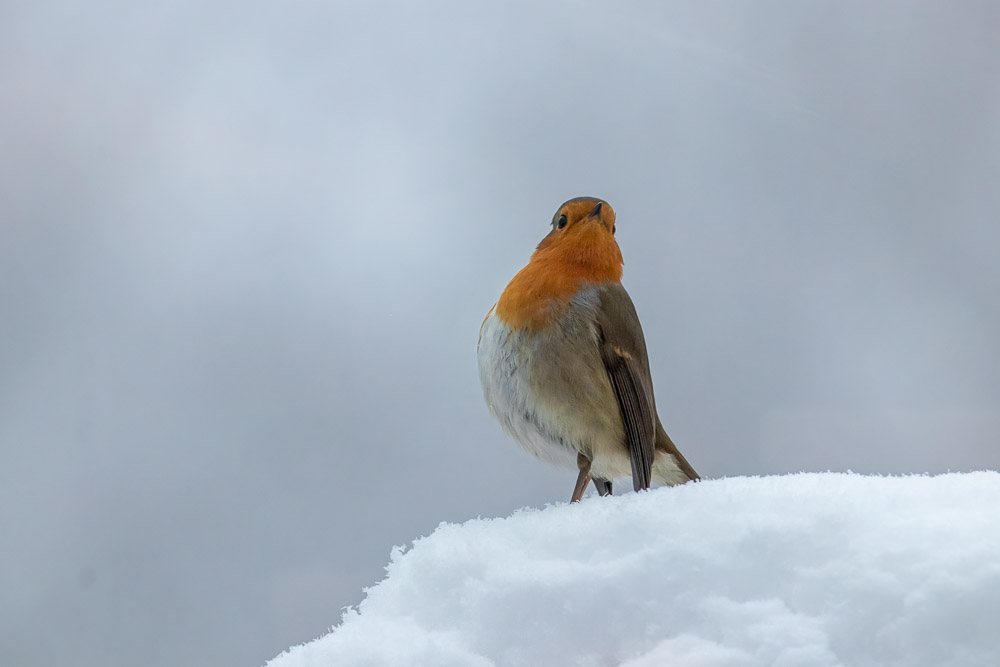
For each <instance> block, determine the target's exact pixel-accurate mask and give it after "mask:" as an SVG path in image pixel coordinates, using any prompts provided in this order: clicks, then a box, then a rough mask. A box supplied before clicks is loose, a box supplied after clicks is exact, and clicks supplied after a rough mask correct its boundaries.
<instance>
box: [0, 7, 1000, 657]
mask: <svg viewBox="0 0 1000 667" xmlns="http://www.w3.org/2000/svg"><path fill="white" fill-rule="evenodd" d="M998 34H1000V5H998V4H996V3H993V2H989V1H988V0H984V1H982V2H976V1H974V0H968V1H963V2H955V3H940V2H919V1H916V2H914V1H906V2H893V1H886V2H879V3H870V2H867V1H864V0H856V1H847V2H811V3H801V2H792V1H791V0H786V1H782V2H768V1H761V2H755V3H743V2H735V1H733V2H696V1H694V0H692V1H690V2H673V3H659V2H639V3H592V2H551V3H532V2H508V3H470V2H428V3H421V4H419V5H416V4H411V3H382V2H369V3H347V4H338V3H335V2H308V1H293V2H289V3H262V2H227V1H223V0H210V1H208V2H194V1H193V0H179V1H178V2H173V3H160V4H158V5H156V4H153V3H134V2H121V1H116V0H103V1H101V2H98V3H86V4H83V3H73V2H65V1H61V2H50V1H45V0H31V1H30V2H29V1H27V0H8V1H6V2H4V3H3V4H2V5H0V83H2V85H0V535H2V549H0V663H2V664H4V665H10V666H12V667H14V666H34V665H39V666H41V665H46V666H49V665H66V664H72V665H75V666H77V667H89V666H97V665H101V666H104V665H109V664H112V665H114V664H120V665H125V664H135V665H146V666H149V667H156V666H160V665H163V666H167V665H170V666H176V665H190V666H200V665H205V666H212V667H229V666H232V667H236V666H248V665H259V664H261V663H263V662H264V661H266V660H268V659H270V658H271V657H273V656H274V655H276V654H277V653H279V652H281V651H282V650H283V649H285V648H286V647H288V646H290V645H293V644H297V643H300V642H303V641H306V640H309V639H312V638H314V637H316V636H318V635H320V634H322V633H323V632H324V631H325V630H326V629H328V628H329V626H331V625H334V624H336V623H337V622H338V621H339V618H340V614H341V610H342V608H343V607H345V606H347V605H353V604H357V603H358V602H359V601H360V600H361V599H362V597H363V587H365V586H370V585H372V584H374V583H375V582H376V581H378V580H379V579H380V578H381V576H382V575H383V569H382V568H383V566H384V564H385V563H386V562H387V561H388V557H389V551H390V548H391V547H392V546H393V545H402V544H406V543H408V542H410V541H411V540H413V539H414V538H416V537H418V536H420V535H426V534H428V533H429V532H430V531H432V530H433V529H434V528H435V526H436V525H437V524H438V523H439V522H441V521H462V520H465V519H469V518H472V517H477V516H504V515H507V514H509V513H510V512H511V511H513V510H515V509H517V508H519V507H522V506H534V507H540V506H543V505H544V504H546V503H551V502H562V501H565V500H567V499H568V497H569V493H570V492H571V490H572V484H573V481H574V479H575V472H573V471H559V470H553V469H550V468H547V467H545V466H544V465H542V464H540V463H538V462H536V461H535V460H533V459H532V458H531V457H530V456H528V455H527V454H525V453H523V452H522V451H520V450H519V449H518V447H517V446H516V445H515V443H514V442H513V441H512V440H510V439H508V438H507V437H506V436H504V435H503V433H502V432H501V430H500V428H499V426H498V425H497V424H496V423H494V422H493V421H492V419H491V418H490V416H489V414H488V413H487V411H486V408H485V406H484V404H483V401H482V396H481V391H480V387H479V381H478V377H477V369H476V356H475V345H476V338H477V334H478V328H479V325H480V322H481V321H482V318H483V316H484V315H485V314H486V311H487V310H488V309H489V308H490V306H491V305H492V304H493V302H494V301H495V300H496V298H497V297H498V296H499V294H500V292H501V290H502V289H503V287H504V286H505V284H506V283H507V281H508V280H509V279H510V278H511V277H512V276H513V275H514V273H515V272H516V271H517V270H518V269H519V268H520V267H521V266H522V265H523V264H524V263H525V262H526V261H527V260H528V257H529V256H530V253H531V251H532V250H533V248H534V246H535V244H536V243H537V242H538V241H539V240H540V239H541V238H542V236H544V235H545V234H546V233H547V231H548V229H549V221H550V219H551V216H552V214H553V212H554V211H555V209H556V207H557V206H558V205H559V204H560V203H561V202H562V201H563V200H565V199H568V198H570V197H573V196H577V195H594V196H598V197H603V198H605V199H607V200H608V201H609V202H611V204H612V205H613V206H614V207H615V209H616V211H617V213H618V241H619V244H620V245H621V248H622V252H623V254H624V257H625V279H624V283H625V285H626V287H627V288H628V289H629V291H630V292H631V294H632V296H633V299H634V301H635V303H636V307H637V309H638V312H639V315H640V318H641V319H642V322H643V325H644V328H645V332H646V338H647V343H648V346H649V349H650V357H651V364H652V372H653V378H654V382H655V384H656V391H657V403H658V406H659V411H660V416H661V417H662V419H663V422H664V424H665V425H666V427H667V430H668V431H669V432H670V433H671V435H672V436H673V438H674V440H675V441H676V442H677V443H678V445H679V446H680V448H681V450H682V451H683V452H684V453H685V454H686V455H687V457H688V458H689V459H690V461H691V462H692V463H693V464H694V466H695V467H696V468H697V469H698V470H699V472H701V473H702V475H704V476H706V477H720V476H727V475H728V476H734V475H765V474H780V473H788V472H795V471H803V470H805V471H821V470H854V471H856V472H863V473H882V474H900V473H919V472H932V473H939V472H943V471H948V470H953V471H963V470H973V469H983V468H996V467H998V465H1000V448H998V437H1000V412H998V409H997V408H998V403H1000V381H998V378H1000V350H998V344H997V341H998V340H1000V307H998V292H1000V262H998V251H1000V224H998V220H997V211H998V209H1000V187H998V184H1000V41H998V40H997V35H998ZM627 486H628V485H627V484H620V485H619V488H624V487H627Z"/></svg>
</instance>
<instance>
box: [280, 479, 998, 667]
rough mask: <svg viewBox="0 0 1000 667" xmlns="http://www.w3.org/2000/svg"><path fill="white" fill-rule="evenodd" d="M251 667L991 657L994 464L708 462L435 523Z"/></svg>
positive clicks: (819, 665)
mask: <svg viewBox="0 0 1000 667" xmlns="http://www.w3.org/2000/svg"><path fill="white" fill-rule="evenodd" d="M386 570H387V576H386V578H385V579H384V580H383V581H382V582H381V583H379V584H378V585H376V586H374V587H373V588H371V589H369V590H368V595H367V598H366V599H365V600H364V601H363V602H362V603H361V605H360V606H359V608H358V609H357V610H353V609H352V610H349V611H347V612H346V613H345V614H344V617H343V620H342V623H341V624H340V625H339V626H337V627H336V628H334V629H333V631H332V632H331V633H330V634H329V635H326V636H325V637H322V638H320V639H317V640H316V641H313V642H311V643H308V644H305V645H303V646H299V647H295V648H293V649H291V650H290V651H289V652H286V653H284V654H282V655H280V656H278V657H277V658H275V659H274V660H272V661H271V662H269V663H268V667H321V666H322V667H334V666H336V667H348V666H352V665H400V666H403V665H405V666H416V665H427V666H435V667H444V666H451V665H453V666H456V667H457V666H459V665H461V666H463V667H465V666H469V667H487V666H492V665H496V666H506V665H583V666H591V665H592V666H595V667H596V666H605V665H624V666H627V667H652V666H654V665H675V666H683V667H758V666H760V667H770V666H779V667H798V666H802V667H826V666H831V667H832V666H835V665H844V666H845V667H846V666H848V665H850V666H851V667H863V666H869V665H871V666H875V665H880V666H882V665H899V666H900V667H902V666H904V665H905V666H906V667H918V666H923V665H926V666H928V667H930V666H932V665H933V666H934V667H946V666H948V667H958V666H963V667H964V666H968V667H985V666H987V665H1000V630H998V628H1000V474H997V473H996V472H977V473H967V474H948V475H941V476H937V477H927V476H910V477H868V476H861V475H850V474H834V473H824V474H798V475H789V476H781V477H764V478H746V477H740V478H731V479H721V480H709V481H705V482H701V483H698V484H687V485H684V486H681V487H675V488H662V489H657V490H654V491H652V492H649V493H643V494H631V493H630V494H626V495H623V496H616V497H613V498H596V497H591V498H587V499H585V500H584V501H583V502H582V503H579V504H577V505H556V506H552V507H547V508H546V509H544V510H522V511H519V512H517V513H515V514H514V515H512V516H510V517H508V518H505V519H478V520H473V521H469V522H467V523H464V524H462V525H453V524H442V525H441V526H439V527H438V528H437V530H435V531H434V533H433V534H431V535H430V536H429V537H425V538H421V539H419V540H416V541H415V543H414V545H413V547H412V548H411V549H409V550H406V551H404V550H402V549H399V548H397V549H395V550H394V551H393V554H392V560H391V562H390V564H389V565H388V567H387V568H386Z"/></svg>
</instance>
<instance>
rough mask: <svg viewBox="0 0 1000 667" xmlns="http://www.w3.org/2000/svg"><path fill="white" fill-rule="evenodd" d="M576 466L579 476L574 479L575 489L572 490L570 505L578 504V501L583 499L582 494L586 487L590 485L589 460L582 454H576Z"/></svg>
mask: <svg viewBox="0 0 1000 667" xmlns="http://www.w3.org/2000/svg"><path fill="white" fill-rule="evenodd" d="M576 465H577V467H578V468H580V475H579V477H577V478H576V488H574V489H573V497H572V498H571V499H570V502H571V503H578V502H580V499H581V498H583V492H584V491H586V490H587V485H588V484H590V459H588V458H587V457H586V456H584V455H583V454H577V455H576Z"/></svg>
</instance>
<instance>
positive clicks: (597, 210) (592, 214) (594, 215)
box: [587, 201, 604, 218]
mask: <svg viewBox="0 0 1000 667" xmlns="http://www.w3.org/2000/svg"><path fill="white" fill-rule="evenodd" d="M603 204H604V202H602V201H599V202H597V206H595V207H594V208H593V209H592V210H591V211H590V213H589V214H588V215H587V217H588V218H600V217H601V206H602V205H603Z"/></svg>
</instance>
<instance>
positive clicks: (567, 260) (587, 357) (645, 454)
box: [477, 197, 699, 502]
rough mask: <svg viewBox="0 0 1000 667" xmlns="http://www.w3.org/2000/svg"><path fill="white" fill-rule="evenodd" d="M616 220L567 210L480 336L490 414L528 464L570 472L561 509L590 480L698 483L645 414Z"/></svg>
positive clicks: (638, 340) (645, 388) (604, 206)
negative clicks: (572, 477) (569, 491)
mask: <svg viewBox="0 0 1000 667" xmlns="http://www.w3.org/2000/svg"><path fill="white" fill-rule="evenodd" d="M621 277H622V254H621V250H620V249H619V248H618V242H617V241H616V240H615V212H614V210H612V208H611V206H610V205H609V204H608V203H607V202H606V201H604V200H601V199H596V198H594V197H576V198H575V199H570V200H569V201H567V202H566V203H564V204H563V205H562V206H560V207H559V210H557V211H556V213H555V215H554V216H553V218H552V231H551V232H549V234H548V235H547V236H546V237H545V238H544V239H542V241H541V243H539V244H538V247H537V249H536V250H535V252H534V254H532V256H531V261H529V262H528V265H527V266H525V267H524V268H523V269H521V270H520V271H519V272H518V273H517V275H516V276H514V278H513V280H511V281H510V284H508V285H507V288H506V289H505V290H504V291H503V294H501V295H500V300H499V301H497V302H496V304H495V305H494V306H493V308H491V309H490V312H489V313H488V314H487V315H486V319H485V320H483V325H482V327H481V328H480V330H479V344H478V347H477V350H478V355H479V379H480V382H481V383H482V385H483V395H484V396H485V398H486V405H487V406H489V409H490V413H492V415H493V416H494V417H495V418H496V419H497V420H498V421H499V422H500V425H501V426H502V427H503V430H504V431H505V432H506V433H507V434H508V435H510V436H511V437H513V438H514V439H515V440H516V441H517V442H518V443H520V444H521V446H522V447H524V448H525V449H526V450H528V452H530V453H531V454H534V455H535V456H536V457H538V458H539V459H542V460H543V461H547V462H550V463H556V464H567V465H569V466H572V462H573V459H574V455H575V459H576V464H577V468H578V469H579V476H578V477H577V480H576V487H575V488H574V489H573V496H572V499H571V502H576V501H578V500H580V499H581V498H582V497H583V493H584V491H586V489H587V485H588V483H589V482H590V480H591V479H593V482H594V486H595V487H596V488H597V492H598V493H599V494H600V495H602V496H605V495H610V494H611V485H612V480H614V479H615V478H618V477H624V476H625V475H629V474H631V475H632V487H633V488H634V489H635V490H636V491H638V490H640V489H648V488H649V486H650V484H651V483H652V482H653V481H654V480H655V481H657V482H659V483H662V484H667V485H671V486H673V485H674V484H682V483H684V482H687V481H688V480H696V479H699V477H698V473H696V472H695V470H694V468H692V467H691V464H690V463H688V462H687V459H685V458H684V456H683V455H682V454H681V453H680V452H679V451H678V450H677V447H676V445H674V443H673V442H672V441H671V440H670V438H669V437H668V436H667V433H666V431H664V430H663V426H662V425H661V424H660V419H659V417H658V416H657V414H656V403H655V402H654V401H653V380H652V377H651V376H650V373H649V361H648V359H647V357H646V343H645V340H644V339H643V335H642V327H641V326H640V325H639V318H638V316H637V315H636V313H635V306H633V305H632V299H630V298H629V295H628V293H627V292H626V291H625V288H624V287H622V284H621Z"/></svg>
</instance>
